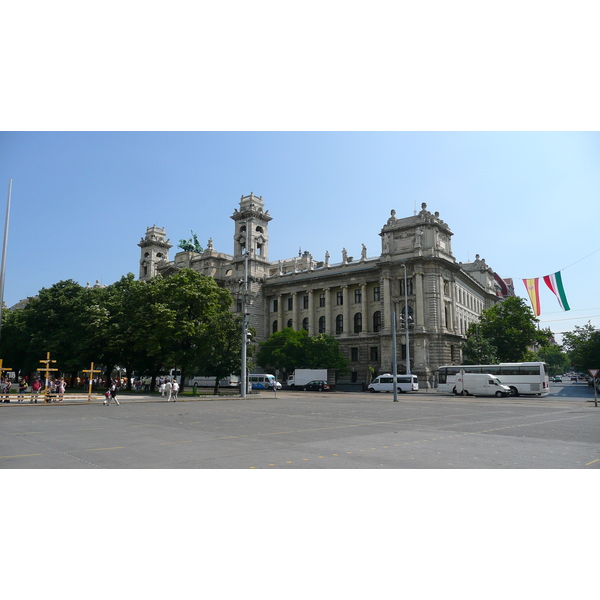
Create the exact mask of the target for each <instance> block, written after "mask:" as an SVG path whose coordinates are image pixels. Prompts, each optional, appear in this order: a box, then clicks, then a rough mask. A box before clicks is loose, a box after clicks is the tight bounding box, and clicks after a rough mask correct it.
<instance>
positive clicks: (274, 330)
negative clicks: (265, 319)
mask: <svg viewBox="0 0 600 600" xmlns="http://www.w3.org/2000/svg"><path fill="white" fill-rule="evenodd" d="M273 333H277V321H273Z"/></svg>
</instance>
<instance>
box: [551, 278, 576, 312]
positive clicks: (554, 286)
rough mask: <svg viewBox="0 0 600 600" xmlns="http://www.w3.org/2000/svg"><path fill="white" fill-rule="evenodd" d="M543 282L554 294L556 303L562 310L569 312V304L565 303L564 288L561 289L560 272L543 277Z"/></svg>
mask: <svg viewBox="0 0 600 600" xmlns="http://www.w3.org/2000/svg"><path fill="white" fill-rule="evenodd" d="M544 281H545V282H546V285H547V286H548V287H549V288H550V289H551V290H552V291H553V292H554V294H555V295H556V298H557V299H558V303H559V304H560V307H561V308H562V309H563V310H571V308H570V307H569V303H568V302H567V296H566V295H565V288H564V287H563V283H562V277H561V276H560V271H558V272H557V273H554V274H553V275H545V276H544Z"/></svg>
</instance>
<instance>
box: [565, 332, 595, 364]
mask: <svg viewBox="0 0 600 600" xmlns="http://www.w3.org/2000/svg"><path fill="white" fill-rule="evenodd" d="M563 348H564V349H565V350H567V351H568V352H569V356H570V359H571V363H572V364H573V366H574V367H575V368H576V369H577V370H578V371H582V372H583V371H587V370H588V369H598V368H600V331H599V330H597V329H595V328H594V327H593V325H592V324H591V323H586V324H585V325H583V326H577V325H576V326H575V329H574V330H573V331H572V332H569V333H565V334H564V335H563Z"/></svg>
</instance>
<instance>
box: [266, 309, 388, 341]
mask: <svg viewBox="0 0 600 600" xmlns="http://www.w3.org/2000/svg"><path fill="white" fill-rule="evenodd" d="M353 321H354V333H360V332H361V331H362V330H363V318H362V313H356V314H355V315H354V319H353ZM293 326H294V322H293V320H292V319H288V321H287V324H286V327H293ZM278 327H279V323H278V322H277V321H273V325H272V333H276V332H277V331H278ZM302 329H306V331H308V317H306V318H304V319H302ZM326 330H327V328H326V320H325V317H319V329H318V331H319V333H326ZM378 331H381V311H379V310H378V311H375V312H374V313H373V332H374V333H377V332H378ZM341 333H344V315H337V317H336V318H335V334H336V335H340V334H341Z"/></svg>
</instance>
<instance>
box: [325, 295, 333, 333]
mask: <svg viewBox="0 0 600 600" xmlns="http://www.w3.org/2000/svg"><path fill="white" fill-rule="evenodd" d="M323 291H324V292H325V333H326V334H327V335H333V332H334V331H335V330H334V328H333V297H332V296H333V291H332V290H331V288H325V289H324V290H323Z"/></svg>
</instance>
